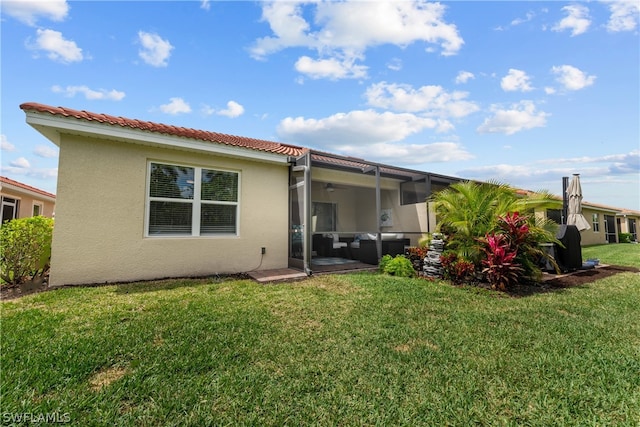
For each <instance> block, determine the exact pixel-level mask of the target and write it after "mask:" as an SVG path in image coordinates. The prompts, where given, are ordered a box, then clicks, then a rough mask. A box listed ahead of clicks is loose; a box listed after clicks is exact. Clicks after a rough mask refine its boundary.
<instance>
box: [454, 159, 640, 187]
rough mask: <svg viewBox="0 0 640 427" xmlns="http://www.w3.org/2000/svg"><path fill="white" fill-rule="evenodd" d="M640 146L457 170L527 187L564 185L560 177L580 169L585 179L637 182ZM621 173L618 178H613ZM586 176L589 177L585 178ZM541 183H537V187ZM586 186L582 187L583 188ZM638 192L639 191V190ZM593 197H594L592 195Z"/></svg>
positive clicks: (479, 177)
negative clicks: (623, 151)
mask: <svg viewBox="0 0 640 427" xmlns="http://www.w3.org/2000/svg"><path fill="white" fill-rule="evenodd" d="M639 171H640V150H635V151H631V152H629V153H626V154H611V155H604V156H599V157H574V158H565V159H562V158H549V159H544V160H539V161H536V162H532V163H524V164H520V165H517V164H497V165H487V166H479V167H473V168H469V169H465V170H462V171H459V172H457V174H458V175H459V176H464V177H468V178H470V179H479V180H488V179H496V180H499V181H502V182H508V183H510V184H515V185H520V186H525V187H526V188H528V189H532V188H533V189H542V188H545V186H543V184H549V183H557V187H559V188H561V186H560V183H561V178H562V177H563V176H571V175H572V174H574V173H580V176H581V178H583V181H582V182H583V184H584V183H585V182H605V181H614V180H615V179H618V180H619V179H620V178H621V177H623V176H629V177H631V180H632V181H635V182H636V189H637V180H638V176H640V174H639V173H638V172H639ZM614 177H618V178H614ZM585 178H586V179H585ZM535 185H538V186H537V187H534V186H535ZM584 189H585V188H584V186H583V190H584ZM636 194H637V192H636ZM590 199H591V198H590Z"/></svg>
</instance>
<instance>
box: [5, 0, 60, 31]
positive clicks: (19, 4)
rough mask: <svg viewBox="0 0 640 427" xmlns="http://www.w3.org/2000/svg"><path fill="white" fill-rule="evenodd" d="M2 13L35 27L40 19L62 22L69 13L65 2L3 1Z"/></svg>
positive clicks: (47, 0)
mask: <svg viewBox="0 0 640 427" xmlns="http://www.w3.org/2000/svg"><path fill="white" fill-rule="evenodd" d="M2 12H3V13H6V14H7V15H9V16H12V17H14V18H15V19H17V20H18V21H21V22H23V23H25V24H27V25H31V26H34V25H36V22H37V21H38V19H39V18H46V19H50V20H52V21H62V20H64V19H65V18H66V17H67V14H68V13H69V5H68V4H67V2H66V1H65V0H46V1H33V0H31V1H26V0H21V1H3V2H2Z"/></svg>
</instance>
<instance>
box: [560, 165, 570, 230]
mask: <svg viewBox="0 0 640 427" xmlns="http://www.w3.org/2000/svg"><path fill="white" fill-rule="evenodd" d="M568 188H569V177H568V176H563V177H562V220H561V223H562V224H563V225H566V224H567V215H568V208H569V196H568V195H567V189H568Z"/></svg>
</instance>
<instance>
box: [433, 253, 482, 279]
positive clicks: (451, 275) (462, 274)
mask: <svg viewBox="0 0 640 427" xmlns="http://www.w3.org/2000/svg"><path fill="white" fill-rule="evenodd" d="M440 262H441V263H442V270H443V272H444V275H443V276H444V278H445V279H446V280H450V281H451V283H453V284H454V285H462V284H464V283H466V282H468V281H469V279H470V278H471V277H472V276H473V274H474V272H475V270H476V269H475V265H474V264H473V263H472V262H471V261H467V260H465V259H463V258H461V257H459V256H458V255H457V254H456V253H455V252H446V253H443V254H442V255H441V256H440Z"/></svg>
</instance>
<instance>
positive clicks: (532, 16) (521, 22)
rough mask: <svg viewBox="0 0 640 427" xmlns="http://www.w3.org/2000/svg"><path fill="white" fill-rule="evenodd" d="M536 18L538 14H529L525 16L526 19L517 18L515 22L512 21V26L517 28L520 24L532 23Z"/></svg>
mask: <svg viewBox="0 0 640 427" xmlns="http://www.w3.org/2000/svg"><path fill="white" fill-rule="evenodd" d="M535 16H536V14H535V13H534V12H531V11H530V12H527V14H526V15H525V17H524V18H516V19H514V20H513V21H511V26H512V27H515V26H516V25H520V24H524V23H525V22H529V21H531V20H532V19H533V18H534V17H535Z"/></svg>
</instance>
